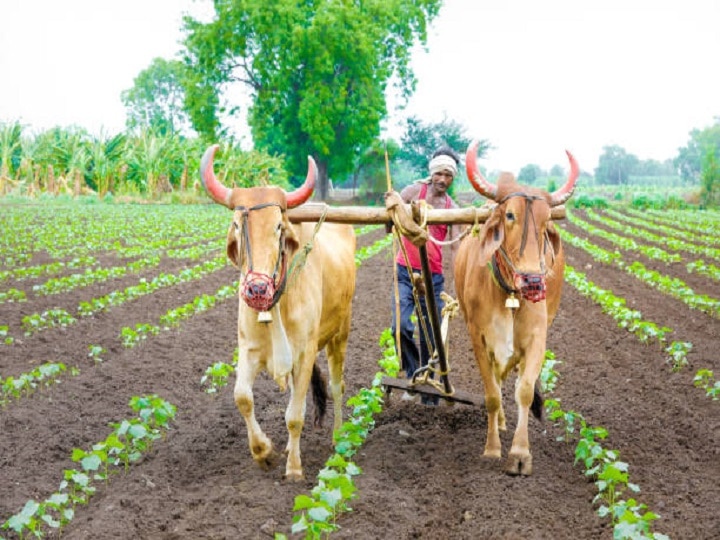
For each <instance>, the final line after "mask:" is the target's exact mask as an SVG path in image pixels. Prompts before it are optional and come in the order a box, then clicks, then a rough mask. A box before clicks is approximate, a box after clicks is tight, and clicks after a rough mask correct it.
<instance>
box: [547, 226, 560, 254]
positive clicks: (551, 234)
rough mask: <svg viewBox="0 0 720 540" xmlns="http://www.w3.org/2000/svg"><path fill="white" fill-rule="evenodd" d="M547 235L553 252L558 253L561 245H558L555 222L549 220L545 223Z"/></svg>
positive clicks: (558, 238) (558, 236) (558, 237)
mask: <svg viewBox="0 0 720 540" xmlns="http://www.w3.org/2000/svg"><path fill="white" fill-rule="evenodd" d="M547 236H548V239H549V240H550V245H551V246H552V249H553V253H559V252H560V249H561V248H562V246H561V245H560V235H559V234H558V232H557V229H556V228H555V224H554V223H553V222H552V221H551V220H549V221H548V223H547Z"/></svg>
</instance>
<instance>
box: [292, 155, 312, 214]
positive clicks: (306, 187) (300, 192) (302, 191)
mask: <svg viewBox="0 0 720 540" xmlns="http://www.w3.org/2000/svg"><path fill="white" fill-rule="evenodd" d="M317 176H318V168H317V164H316V163H315V160H314V159H313V158H312V156H308V172H307V177H306V178H305V183H304V184H303V185H302V186H300V187H299V188H297V189H296V190H295V191H291V192H290V193H288V194H287V196H286V198H287V207H288V208H295V207H296V206H300V205H301V204H302V203H304V202H305V201H307V200H308V199H309V198H310V196H311V195H312V193H313V190H314V189H315V180H317Z"/></svg>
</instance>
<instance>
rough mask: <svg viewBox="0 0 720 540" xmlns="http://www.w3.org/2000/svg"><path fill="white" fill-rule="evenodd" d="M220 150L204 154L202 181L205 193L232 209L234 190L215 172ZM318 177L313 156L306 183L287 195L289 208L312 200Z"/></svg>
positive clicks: (309, 160) (209, 150) (309, 161)
mask: <svg viewBox="0 0 720 540" xmlns="http://www.w3.org/2000/svg"><path fill="white" fill-rule="evenodd" d="M218 148H220V145H218V144H214V145H212V146H211V147H209V148H208V149H207V150H205V154H203V157H202V160H201V161H200V179H201V180H202V183H203V187H204V188H205V191H207V192H208V195H210V197H212V199H213V200H214V201H215V202H217V203H219V204H222V205H223V206H227V207H228V208H232V207H231V206H230V194H231V193H232V190H231V189H229V188H227V187H225V186H223V185H222V184H221V183H220V181H219V180H218V179H217V178H216V177H215V173H214V172H213V159H214V158H215V153H216V152H217V150H218ZM317 176H318V170H317V165H316V164H315V160H314V159H313V158H312V157H311V156H308V173H307V178H306V179H305V182H304V183H303V185H302V186H300V187H299V188H297V189H296V190H294V191H291V192H289V193H286V199H287V207H288V208H294V207H296V206H299V205H301V204H302V203H304V202H305V201H307V200H308V199H309V198H310V196H311V195H312V193H313V190H314V189H315V181H316V179H317Z"/></svg>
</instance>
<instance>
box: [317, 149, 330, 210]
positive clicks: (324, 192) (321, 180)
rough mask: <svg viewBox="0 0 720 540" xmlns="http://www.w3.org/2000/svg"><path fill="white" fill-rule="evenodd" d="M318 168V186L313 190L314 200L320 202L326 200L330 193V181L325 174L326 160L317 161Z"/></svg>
mask: <svg viewBox="0 0 720 540" xmlns="http://www.w3.org/2000/svg"><path fill="white" fill-rule="evenodd" d="M317 166H318V185H317V186H316V188H315V192H316V194H317V195H316V198H317V199H319V200H321V201H327V200H328V194H329V191H330V179H329V178H328V174H327V160H324V159H319V160H318V161H317Z"/></svg>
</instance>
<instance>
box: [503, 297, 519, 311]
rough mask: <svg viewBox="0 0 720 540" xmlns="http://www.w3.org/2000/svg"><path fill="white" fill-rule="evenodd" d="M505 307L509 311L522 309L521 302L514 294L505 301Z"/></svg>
mask: <svg viewBox="0 0 720 540" xmlns="http://www.w3.org/2000/svg"><path fill="white" fill-rule="evenodd" d="M505 307H506V308H509V309H517V308H519V307H520V300H518V299H517V298H515V295H514V294H511V295H510V296H508V297H507V300H505Z"/></svg>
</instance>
